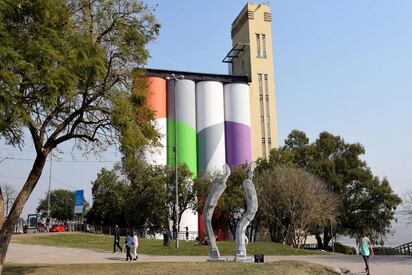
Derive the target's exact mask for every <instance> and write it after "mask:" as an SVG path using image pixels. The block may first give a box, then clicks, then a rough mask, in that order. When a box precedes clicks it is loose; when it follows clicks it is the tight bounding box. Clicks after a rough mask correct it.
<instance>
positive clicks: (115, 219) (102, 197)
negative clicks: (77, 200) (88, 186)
mask: <svg viewBox="0 0 412 275" xmlns="http://www.w3.org/2000/svg"><path fill="white" fill-rule="evenodd" d="M127 189H128V186H127V183H126V181H125V180H122V179H121V178H120V177H119V175H118V173H117V172H116V170H115V169H112V170H107V169H105V168H103V169H102V170H101V171H100V173H99V174H98V175H97V178H96V180H95V181H93V182H92V197H93V205H92V207H91V208H90V210H89V211H88V213H87V215H86V219H87V222H88V223H92V224H99V225H115V224H118V225H119V226H127V224H126V219H125V216H126V211H127V209H126V206H127V201H126V194H127Z"/></svg>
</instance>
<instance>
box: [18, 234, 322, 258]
mask: <svg viewBox="0 0 412 275" xmlns="http://www.w3.org/2000/svg"><path fill="white" fill-rule="evenodd" d="M11 241H12V242H15V243H23V244H38V245H49V246H57V247H74V248H86V249H92V250H99V251H112V250H113V236H108V235H100V234H92V233H68V232H67V233H52V234H48V233H45V234H42V233H40V234H21V235H13V237H12V239H11ZM122 241H124V237H122V238H121V242H122ZM179 244H180V248H179V249H176V248H175V247H174V244H173V243H171V244H170V246H169V247H165V246H163V241H162V240H152V239H139V253H142V254H146V255H176V256H206V255H207V246H199V245H195V243H194V242H193V241H189V242H186V241H180V242H179ZM121 245H123V244H121ZM218 246H219V250H220V254H221V255H233V254H234V251H235V242H234V241H224V242H218ZM247 253H248V254H249V255H254V254H264V255H319V254H322V255H324V254H327V253H326V252H320V251H317V250H304V249H294V248H291V247H289V246H285V245H282V244H278V243H272V242H257V243H249V244H248V246H247Z"/></svg>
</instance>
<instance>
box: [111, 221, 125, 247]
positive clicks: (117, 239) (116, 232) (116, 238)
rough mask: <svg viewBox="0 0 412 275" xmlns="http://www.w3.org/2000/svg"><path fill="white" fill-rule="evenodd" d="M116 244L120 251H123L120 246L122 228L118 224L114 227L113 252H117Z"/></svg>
mask: <svg viewBox="0 0 412 275" xmlns="http://www.w3.org/2000/svg"><path fill="white" fill-rule="evenodd" d="M116 246H117V247H118V248H119V249H120V252H123V249H122V247H121V246H120V230H119V227H118V226H117V224H116V225H115V227H114V242H113V253H116Z"/></svg>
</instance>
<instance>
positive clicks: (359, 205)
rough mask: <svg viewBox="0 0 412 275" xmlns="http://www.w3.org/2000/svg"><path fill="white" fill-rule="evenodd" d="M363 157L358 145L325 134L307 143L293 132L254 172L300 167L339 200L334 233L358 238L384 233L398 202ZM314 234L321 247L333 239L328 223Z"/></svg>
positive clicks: (360, 146)
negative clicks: (324, 184) (325, 184)
mask: <svg viewBox="0 0 412 275" xmlns="http://www.w3.org/2000/svg"><path fill="white" fill-rule="evenodd" d="M363 154H365V149H364V147H363V146H362V145H361V144H359V143H346V142H345V141H344V140H343V139H342V138H341V137H339V136H335V135H333V134H330V133H328V132H322V133H320V134H319V137H318V138H317V139H316V141H315V142H313V143H310V142H309V139H308V138H307V137H306V134H305V133H304V132H302V131H298V130H293V131H292V132H291V133H290V134H289V136H288V138H287V139H286V141H285V145H284V146H283V147H280V148H279V149H273V150H272V151H271V153H270V158H269V160H268V161H266V160H262V161H260V163H259V166H258V168H257V169H258V170H265V169H268V168H269V167H274V166H276V165H283V166H288V167H297V168H303V169H305V170H306V171H308V172H310V173H312V174H314V175H316V176H318V177H319V178H320V179H322V180H323V181H324V182H326V183H327V185H328V188H329V189H330V190H332V191H333V192H334V193H335V194H336V195H337V196H338V199H339V201H340V204H339V205H340V207H339V208H338V214H339V215H338V218H337V226H336V228H335V230H334V233H335V234H345V235H350V236H357V235H359V234H360V233H361V232H362V231H368V232H370V234H376V233H377V232H381V231H384V232H387V230H388V228H389V226H390V223H391V220H392V219H393V217H394V213H395V210H396V208H397V206H398V205H399V203H400V202H401V200H400V198H399V196H397V195H396V194H395V193H394V192H393V190H392V189H391V187H390V185H389V182H388V180H387V179H386V178H385V179H383V180H380V179H379V178H377V177H375V176H373V174H372V172H371V170H370V168H369V167H368V166H367V164H366V162H365V161H363V160H362V159H361V156H362V155H363ZM381 228H383V230H382V229H381ZM314 233H315V235H316V237H317V241H318V244H319V247H321V248H322V247H326V246H327V245H328V243H329V241H330V239H331V238H332V236H331V230H330V225H329V224H328V223H326V224H324V225H323V226H320V227H318V229H317V230H314ZM321 235H323V240H322V239H321Z"/></svg>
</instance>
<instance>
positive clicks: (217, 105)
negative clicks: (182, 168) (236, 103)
mask: <svg viewBox="0 0 412 275" xmlns="http://www.w3.org/2000/svg"><path fill="white" fill-rule="evenodd" d="M224 120H225V116H224V101H223V85H222V83H220V82H216V81H202V82H199V83H197V84H196V127H197V128H196V131H197V150H198V153H197V163H198V170H199V171H208V172H213V171H216V170H219V171H220V170H221V169H222V167H223V165H224V164H225V163H226V156H225V129H224Z"/></svg>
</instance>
